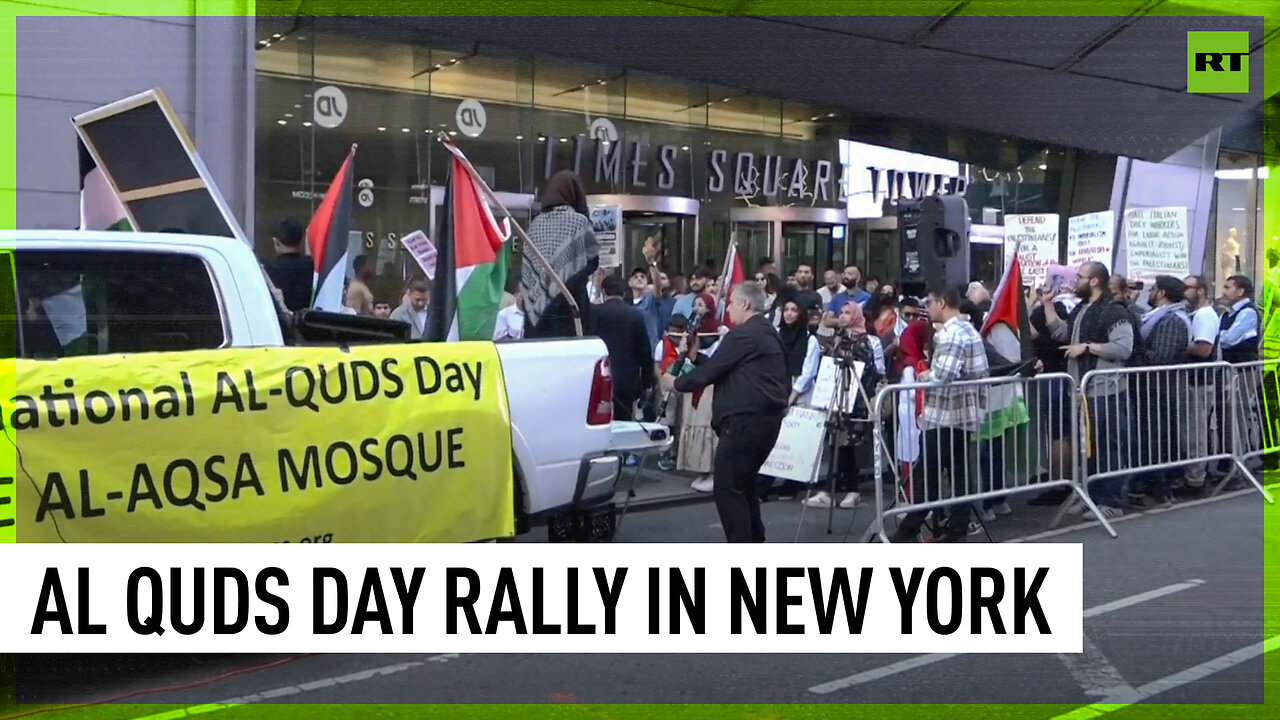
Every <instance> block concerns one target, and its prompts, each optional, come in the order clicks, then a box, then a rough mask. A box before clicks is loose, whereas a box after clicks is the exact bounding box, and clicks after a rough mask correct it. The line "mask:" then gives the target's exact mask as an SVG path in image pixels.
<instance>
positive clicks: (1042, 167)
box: [1036, 163, 1049, 170]
mask: <svg viewBox="0 0 1280 720" xmlns="http://www.w3.org/2000/svg"><path fill="white" fill-rule="evenodd" d="M1036 167H1038V168H1040V169H1041V170H1048V169H1049V166H1048V165H1045V164H1044V163H1040V164H1039V165H1037V166H1036Z"/></svg>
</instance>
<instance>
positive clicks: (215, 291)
mask: <svg viewBox="0 0 1280 720" xmlns="http://www.w3.org/2000/svg"><path fill="white" fill-rule="evenodd" d="M0 249H12V250H13V254H14V270H15V275H16V277H17V285H18V290H17V291H18V297H17V298H16V300H17V303H16V304H15V307H17V308H18V312H17V317H18V330H19V332H18V333H17V335H18V348H17V352H18V355H19V356H20V357H28V358H56V357H58V356H59V355H60V345H59V344H58V343H59V340H58V335H59V331H60V330H61V329H60V328H54V327H53V326H52V325H51V324H50V322H49V321H48V320H47V319H42V320H41V321H39V322H32V321H31V320H29V319H27V318H26V315H25V313H24V312H23V310H24V309H25V308H26V307H27V300H28V299H27V298H24V297H23V293H24V290H23V288H24V287H38V286H39V285H40V284H42V283H46V282H57V278H58V277H59V276H60V277H63V278H65V277H67V276H68V275H71V276H75V275H79V277H80V281H81V284H82V285H84V286H86V287H88V286H91V285H93V284H94V283H97V284H98V285H99V286H103V285H105V286H106V287H107V292H106V293H105V297H106V301H105V302H106V308H105V311H98V312H96V313H95V314H94V315H93V316H92V318H91V320H90V327H89V328H88V334H89V337H90V338H91V339H92V342H93V344H94V348H93V350H92V352H94V353H98V354H105V353H138V352H152V351H176V350H195V349H209V348H230V347H274V346H281V345H284V344H285V342H286V336H285V333H284V332H283V330H282V323H281V322H280V318H279V316H278V315H277V313H276V311H275V304H274V302H273V298H272V296H271V292H270V289H269V287H268V285H267V281H266V279H265V277H264V274H263V272H262V270H261V267H260V265H259V263H258V260H257V259H256V258H255V257H254V255H253V252H252V251H251V250H250V249H249V248H248V247H247V246H246V245H245V244H243V243H242V242H240V241H238V240H235V239H232V238H225V237H206V236H199V235H181V234H163V233H161V234H151V233H126V232H81V231H43V230H42V231H4V232H0ZM80 332H84V329H83V328H82V329H80ZM63 334H64V335H65V334H66V333H65V332H64V333H63ZM498 356H499V358H500V359H501V361H502V371H503V375H504V377H505V380H506V388H507V395H508V398H509V400H508V402H509V407H510V412H511V439H512V448H513V451H514V455H515V457H514V458H513V463H514V468H515V475H516V483H515V487H516V493H517V497H515V498H513V501H514V508H515V513H516V527H517V532H526V531H528V529H529V528H530V526H531V522H532V521H536V520H543V519H549V518H552V517H556V516H558V515H561V514H567V513H569V512H570V511H575V510H587V511H589V510H592V509H593V508H599V507H601V506H606V507H607V504H608V503H609V501H611V500H612V498H613V497H614V493H615V490H616V484H617V480H618V478H619V476H620V472H621V457H620V456H621V454H623V453H634V452H644V451H647V450H653V449H656V448H661V447H665V446H667V445H669V444H670V442H671V440H670V437H669V433H668V432H667V431H666V429H665V428H661V427H659V426H656V425H641V424H638V423H621V422H618V423H615V422H613V421H612V394H613V386H612V381H611V379H610V377H609V361H608V354H607V352H606V349H605V346H604V343H603V342H601V341H600V340H599V339H598V338H572V339H561V340H543V341H523V342H515V343H501V344H499V345H498Z"/></svg>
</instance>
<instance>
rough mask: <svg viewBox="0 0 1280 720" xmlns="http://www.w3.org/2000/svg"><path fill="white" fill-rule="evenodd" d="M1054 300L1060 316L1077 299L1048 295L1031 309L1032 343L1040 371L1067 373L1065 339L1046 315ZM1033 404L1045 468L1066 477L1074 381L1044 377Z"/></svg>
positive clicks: (1040, 501)
mask: <svg viewBox="0 0 1280 720" xmlns="http://www.w3.org/2000/svg"><path fill="white" fill-rule="evenodd" d="M1046 302H1053V304H1054V309H1055V310H1057V312H1058V317H1068V316H1069V315H1070V314H1071V310H1072V309H1074V308H1075V306H1076V303H1077V302H1078V300H1077V299H1076V298H1075V296H1073V295H1066V294H1063V295H1059V296H1057V297H1055V298H1053V299H1052V300H1050V299H1049V298H1048V297H1046V298H1044V299H1043V300H1042V301H1041V302H1040V303H1037V304H1036V306H1035V308H1033V309H1032V310H1031V315H1030V321H1031V347H1032V350H1033V351H1034V352H1035V356H1036V359H1037V360H1039V372H1041V373H1065V372H1066V371H1067V356H1066V355H1065V354H1063V352H1062V348H1064V347H1066V343H1063V342H1060V341H1058V340H1054V339H1053V334H1052V333H1051V332H1049V322H1048V320H1047V319H1046V318H1045V313H1044V303H1046ZM1032 402H1033V403H1034V404H1033V406H1032V408H1033V412H1034V414H1035V418H1036V423H1037V431H1036V433H1035V435H1036V437H1037V438H1038V439H1039V440H1038V441H1039V442H1040V443H1041V445H1040V453H1041V457H1042V460H1043V462H1044V466H1043V468H1042V469H1043V470H1045V471H1047V472H1048V474H1049V476H1050V477H1051V478H1053V479H1057V478H1059V477H1064V476H1065V474H1066V473H1067V468H1069V467H1070V458H1071V452H1072V449H1071V433H1073V432H1075V427H1074V426H1073V425H1072V421H1071V409H1072V401H1071V385H1070V383H1068V382H1067V381H1066V380H1065V379H1062V378H1054V379H1041V380H1038V381H1037V382H1036V383H1035V385H1034V394H1033V395H1032ZM1070 494H1071V491H1070V490H1069V489H1065V490H1064V489H1059V488H1054V489H1051V490H1046V491H1044V492H1043V493H1041V494H1040V495H1038V496H1036V497H1034V498H1032V499H1031V500H1030V504H1031V505H1043V506H1054V505H1060V504H1062V501H1064V500H1066V499H1067V497H1068V496H1069V495H1070Z"/></svg>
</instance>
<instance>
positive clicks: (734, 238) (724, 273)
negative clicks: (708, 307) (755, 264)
mask: <svg viewBox="0 0 1280 720" xmlns="http://www.w3.org/2000/svg"><path fill="white" fill-rule="evenodd" d="M737 254H738V232H737V231H736V230H735V231H733V232H732V233H731V234H730V235H729V250H728V252H726V253H725V255H724V267H723V268H721V269H720V287H718V288H716V317H717V318H719V319H720V320H724V314H723V313H721V312H720V304H721V303H722V302H724V298H725V293H727V292H729V291H731V290H732V289H733V288H726V287H725V285H726V281H728V280H732V277H730V275H729V273H731V272H733V268H731V267H729V265H730V263H729V261H730V260H731V259H733V257H734V256H735V255H737ZM739 262H741V261H739Z"/></svg>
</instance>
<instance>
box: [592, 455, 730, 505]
mask: <svg viewBox="0 0 1280 720" xmlns="http://www.w3.org/2000/svg"><path fill="white" fill-rule="evenodd" d="M637 470H639V471H640V475H639V477H638V478H637V477H636V471H637ZM696 477H698V474H697V473H691V472H685V471H683V470H675V471H672V472H666V471H664V470H659V469H658V463H657V458H649V459H648V460H647V461H646V462H645V463H644V465H643V467H641V468H634V467H624V468H622V477H620V478H618V493H617V495H615V496H614V500H613V501H614V503H615V504H616V505H617V506H618V507H622V506H623V505H624V504H625V503H626V502H627V491H628V490H629V489H630V488H631V487H632V482H633V481H634V483H635V495H634V496H633V497H632V498H631V504H630V507H629V508H628V509H629V510H639V509H648V510H655V509H658V508H661V507H667V506H671V505H684V504H686V503H697V502H707V501H710V500H711V493H700V492H697V491H695V490H694V489H693V488H691V487H689V485H690V483H692V482H693V480H694V478H696Z"/></svg>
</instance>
